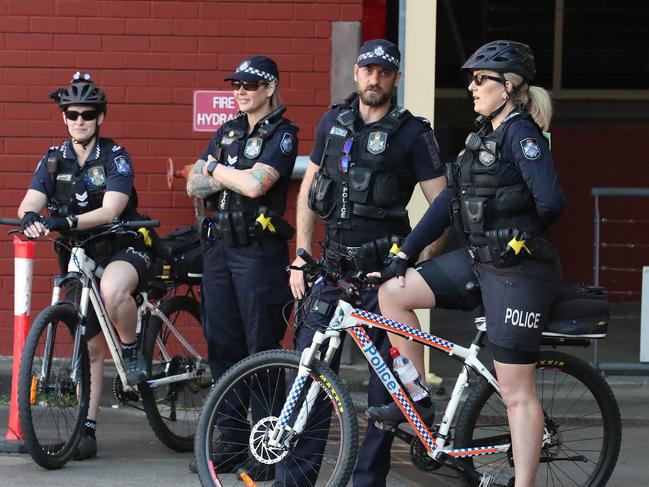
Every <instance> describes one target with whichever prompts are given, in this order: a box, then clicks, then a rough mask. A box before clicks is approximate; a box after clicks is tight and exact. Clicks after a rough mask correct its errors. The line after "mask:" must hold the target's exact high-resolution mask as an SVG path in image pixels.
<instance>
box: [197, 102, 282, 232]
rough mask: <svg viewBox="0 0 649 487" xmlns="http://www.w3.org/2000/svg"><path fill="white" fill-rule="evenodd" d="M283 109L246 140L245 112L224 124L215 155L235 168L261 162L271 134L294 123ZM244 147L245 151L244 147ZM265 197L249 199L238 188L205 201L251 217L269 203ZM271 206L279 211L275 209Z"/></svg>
mask: <svg viewBox="0 0 649 487" xmlns="http://www.w3.org/2000/svg"><path fill="white" fill-rule="evenodd" d="M283 108H284V107H281V110H280V109H278V110H276V111H275V112H273V113H271V114H270V115H269V116H268V117H266V118H264V119H262V120H261V121H260V122H259V124H258V127H257V129H256V130H255V131H254V132H253V133H252V134H251V136H250V137H248V138H247V139H246V135H247V120H246V117H245V115H244V114H243V113H242V114H240V115H239V116H237V117H236V118H234V119H232V120H230V121H229V122H226V123H225V124H224V125H223V137H222V138H221V142H220V143H219V145H218V147H217V148H216V150H215V153H214V154H212V156H213V157H214V158H215V159H216V160H217V161H218V162H219V164H225V165H226V166H230V167H234V168H236V169H250V168H252V167H253V166H254V165H255V164H256V163H257V162H258V158H259V156H260V155H261V152H262V148H263V145H264V142H265V141H266V140H268V139H270V138H271V137H272V135H273V133H274V132H275V130H277V128H278V127H280V126H281V125H283V124H290V123H291V122H290V120H288V119H286V118H282V116H281V114H282V112H283V111H284V110H283ZM242 148H243V150H241V149H242ZM232 154H234V155H236V162H233V163H231V162H230V160H231V159H230V158H231V157H233V156H232ZM266 199H267V198H266V195H263V196H260V197H259V198H249V197H247V196H244V195H242V194H240V193H237V192H236V191H232V190H230V189H223V190H222V191H219V192H218V193H215V194H213V195H211V196H209V197H208V198H205V200H204V202H205V208H207V209H208V210H212V211H217V212H235V211H241V212H243V213H244V214H245V216H246V219H251V218H252V217H254V216H256V213H257V209H258V208H259V207H260V206H262V205H263V206H267V207H268V206H269V205H268V202H267V201H266ZM269 209H271V210H274V211H277V210H278V209H276V208H269Z"/></svg>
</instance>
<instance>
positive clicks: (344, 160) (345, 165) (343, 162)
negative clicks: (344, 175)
mask: <svg viewBox="0 0 649 487" xmlns="http://www.w3.org/2000/svg"><path fill="white" fill-rule="evenodd" d="M353 142H354V139H347V140H346V141H345V143H344V144H343V155H342V157H341V158H340V161H338V169H339V170H340V171H342V172H347V169H349V161H350V156H349V151H351V150H352V143H353Z"/></svg>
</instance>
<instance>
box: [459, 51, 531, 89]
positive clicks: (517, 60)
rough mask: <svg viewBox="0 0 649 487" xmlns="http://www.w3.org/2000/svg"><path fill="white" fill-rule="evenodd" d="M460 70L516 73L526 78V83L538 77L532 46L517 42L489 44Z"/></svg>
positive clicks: (475, 53)
mask: <svg viewBox="0 0 649 487" xmlns="http://www.w3.org/2000/svg"><path fill="white" fill-rule="evenodd" d="M460 69H463V70H468V71H475V70H477V69H490V70H492V71H496V72H497V73H516V74H520V75H521V76H522V77H523V78H525V81H531V80H532V79H534V76H536V67H535V66H534V54H532V50H531V49H530V46H528V45H527V44H523V43H521V42H516V41H492V42H488V43H487V44H485V45H484V46H482V47H481V48H479V49H478V50H477V51H476V52H474V53H473V54H472V55H471V57H470V58H469V59H467V61H466V62H465V63H464V64H463V65H462V67H461V68H460Z"/></svg>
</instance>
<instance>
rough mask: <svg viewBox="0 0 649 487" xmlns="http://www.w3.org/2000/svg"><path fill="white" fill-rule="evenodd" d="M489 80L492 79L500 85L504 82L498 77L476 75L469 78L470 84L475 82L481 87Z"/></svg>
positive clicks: (482, 74)
mask: <svg viewBox="0 0 649 487" xmlns="http://www.w3.org/2000/svg"><path fill="white" fill-rule="evenodd" d="M487 79H490V80H492V81H498V82H499V83H502V82H503V80H502V78H500V77H498V76H489V75H488V74H484V73H477V74H474V75H473V76H469V83H470V82H471V81H473V82H474V83H475V85H476V86H481V85H482V83H484V81H485V80H487Z"/></svg>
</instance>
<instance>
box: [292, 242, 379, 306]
mask: <svg viewBox="0 0 649 487" xmlns="http://www.w3.org/2000/svg"><path fill="white" fill-rule="evenodd" d="M296 254H297V256H298V257H300V258H301V259H302V260H303V261H304V262H305V263H306V264H305V265H304V266H303V267H302V268H301V270H302V271H303V272H305V273H306V274H307V275H308V276H310V277H315V276H318V275H320V276H322V277H324V278H325V279H326V280H327V281H329V282H331V283H332V284H335V286H336V287H337V288H338V289H340V290H341V291H343V292H344V293H345V295H346V296H347V298H350V299H351V300H352V301H356V300H357V299H358V298H359V297H360V291H359V289H358V288H359V286H362V285H363V284H366V283H368V282H369V281H368V279H367V277H366V276H365V275H364V274H362V273H360V272H359V273H358V274H357V275H355V276H353V277H352V278H351V280H349V281H348V280H346V279H344V278H343V277H342V274H340V273H337V272H333V271H330V270H329V269H327V266H326V265H325V264H324V263H322V262H319V261H317V260H316V259H314V258H313V256H312V255H311V254H309V252H307V251H306V249H303V248H299V249H297V251H296Z"/></svg>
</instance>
